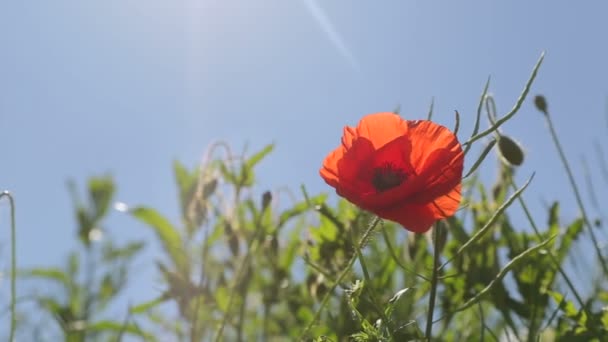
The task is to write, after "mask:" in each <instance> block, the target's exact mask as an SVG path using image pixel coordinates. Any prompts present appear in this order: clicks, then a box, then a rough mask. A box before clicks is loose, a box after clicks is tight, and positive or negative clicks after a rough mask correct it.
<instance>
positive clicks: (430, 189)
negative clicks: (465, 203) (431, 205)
mask: <svg viewBox="0 0 608 342" xmlns="http://www.w3.org/2000/svg"><path fill="white" fill-rule="evenodd" d="M463 167H464V154H463V152H462V149H459V150H458V151H450V150H446V149H438V150H436V151H433V152H432V153H431V154H430V155H429V157H428V158H427V160H426V164H425V165H424V166H423V167H422V170H423V171H422V172H423V173H422V174H420V175H419V177H420V180H421V181H423V182H424V184H425V185H424V191H421V192H417V193H416V194H415V195H413V196H412V198H411V201H412V202H417V203H424V202H429V201H432V200H433V199H435V198H437V197H438V196H441V195H445V194H446V193H448V192H450V191H451V190H452V189H453V188H454V187H455V186H456V185H458V184H460V182H461V179H462V171H463ZM458 199H460V197H459V198H458Z"/></svg>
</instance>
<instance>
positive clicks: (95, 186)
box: [89, 176, 116, 221]
mask: <svg viewBox="0 0 608 342" xmlns="http://www.w3.org/2000/svg"><path fill="white" fill-rule="evenodd" d="M115 190H116V189H115V186H114V181H113V180H112V178H111V177H110V176H105V177H93V178H91V179H89V196H90V198H91V202H92V204H93V209H94V213H93V216H94V218H95V219H94V220H95V221H96V220H99V219H100V218H102V217H103V216H105V215H106V214H107V212H108V208H109V207H110V203H111V202H112V197H113V196H114V192H115Z"/></svg>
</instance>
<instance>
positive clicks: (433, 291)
mask: <svg viewBox="0 0 608 342" xmlns="http://www.w3.org/2000/svg"><path fill="white" fill-rule="evenodd" d="M438 241H439V234H438V232H437V224H435V225H434V226H433V275H432V277H431V294H430V295H429V314H428V317H427V319H426V333H425V336H426V338H427V340H428V341H430V340H431V334H432V331H433V312H434V311H435V297H436V296H437V283H438V280H439V279H438V278H439V277H438V275H439V258H440V253H441V249H440V248H439V246H438Z"/></svg>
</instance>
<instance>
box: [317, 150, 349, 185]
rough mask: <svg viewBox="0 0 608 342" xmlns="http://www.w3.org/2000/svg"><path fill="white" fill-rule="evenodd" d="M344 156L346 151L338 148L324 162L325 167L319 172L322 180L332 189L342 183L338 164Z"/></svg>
mask: <svg viewBox="0 0 608 342" xmlns="http://www.w3.org/2000/svg"><path fill="white" fill-rule="evenodd" d="M343 156H344V149H343V148H342V147H338V148H337V149H335V150H333V151H332V152H331V153H330V154H329V155H328V156H327V157H325V159H324V160H323V167H322V168H321V170H320V171H319V173H320V175H321V178H323V180H325V183H327V184H328V185H330V186H332V187H334V188H335V187H337V186H338V183H339V181H340V174H339V172H338V162H339V161H340V160H341V159H342V157H343Z"/></svg>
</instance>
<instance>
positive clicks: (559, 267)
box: [510, 179, 589, 314]
mask: <svg viewBox="0 0 608 342" xmlns="http://www.w3.org/2000/svg"><path fill="white" fill-rule="evenodd" d="M510 183H511V187H512V188H513V189H517V185H516V184H515V182H514V181H513V179H511V182H510ZM518 201H519V204H520V205H521V208H522V209H523V210H524V214H525V215H526V218H527V219H528V222H530V226H532V229H533V230H534V232H535V233H536V236H538V238H542V235H541V233H540V230H539V229H538V226H537V225H536V222H535V221H534V219H533V218H532V214H531V213H530V210H528V206H527V205H526V202H525V201H524V199H523V198H522V197H521V196H520V197H519V198H518ZM547 253H548V254H549V257H550V258H551V261H552V262H553V263H554V264H555V267H557V270H558V272H559V274H560V275H561V276H562V277H563V278H564V281H565V282H566V285H568V288H569V289H570V291H572V293H573V294H574V297H576V301H577V302H578V304H579V305H580V306H581V308H583V310H585V311H587V309H585V303H584V302H583V298H582V297H581V295H580V294H579V293H578V291H577V290H576V287H574V284H573V283H572V281H571V280H570V277H568V274H567V273H566V272H565V271H564V268H563V267H562V265H560V263H559V261H558V260H557V258H556V257H555V254H553V252H552V251H551V250H548V251H547ZM587 314H589V313H587Z"/></svg>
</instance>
